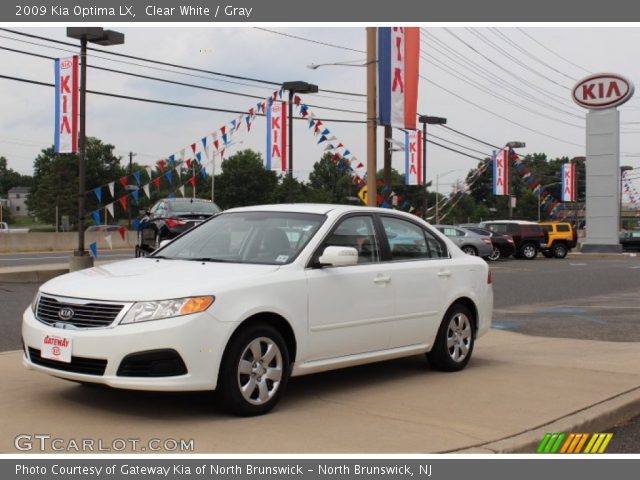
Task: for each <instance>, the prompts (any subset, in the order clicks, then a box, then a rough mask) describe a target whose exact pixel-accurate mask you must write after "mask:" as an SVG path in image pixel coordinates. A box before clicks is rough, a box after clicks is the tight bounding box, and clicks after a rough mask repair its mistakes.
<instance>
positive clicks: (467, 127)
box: [0, 25, 640, 193]
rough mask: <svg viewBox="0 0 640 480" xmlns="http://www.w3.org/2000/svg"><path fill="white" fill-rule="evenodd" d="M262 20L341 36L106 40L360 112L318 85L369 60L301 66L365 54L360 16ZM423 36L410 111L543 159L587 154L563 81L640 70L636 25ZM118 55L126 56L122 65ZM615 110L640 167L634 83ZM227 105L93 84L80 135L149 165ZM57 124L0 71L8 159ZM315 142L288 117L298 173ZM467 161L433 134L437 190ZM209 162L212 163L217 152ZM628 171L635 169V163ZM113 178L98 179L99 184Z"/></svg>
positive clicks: (230, 101)
mask: <svg viewBox="0 0 640 480" xmlns="http://www.w3.org/2000/svg"><path fill="white" fill-rule="evenodd" d="M3 27H7V28H14V29H15V30H19V31H22V32H27V33H31V34H35V35H40V36H44V37H48V38H52V39H57V40H62V41H72V42H73V40H70V39H68V38H66V30H65V28H63V27H59V28H58V27H57V28H25V27H10V26H8V25H3ZM264 28H268V29H270V30H273V31H277V32H281V33H284V34H287V35H293V36H297V37H303V38H306V39H311V40H314V41H316V42H322V43H325V44H332V45H337V46H340V47H342V48H337V47H334V46H329V45H323V44H319V43H312V42H308V41H303V40H299V39H295V38H291V37H286V36H283V35H278V34H275V33H273V32H268V31H264V30H262V29H258V28H250V27H233V28H231V27H189V28H178V27H169V26H162V27H135V28H130V27H126V28H124V27H123V28H114V29H116V30H118V31H121V32H123V33H124V34H125V44H124V45H121V46H114V47H105V49H109V50H111V51H114V52H121V53H126V54H128V55H135V56H140V57H145V58H150V59H154V60H161V61H163V62H168V63H175V64H180V65H186V66H192V67H196V68H200V69H206V70H214V71H218V72H224V73H230V74H233V75H239V76H245V77H252V78H259V79H266V80H271V81H274V82H283V81H291V80H303V81H307V82H310V83H315V84H317V85H319V87H320V90H321V91H320V93H319V94H317V95H309V96H307V97H305V98H304V101H306V102H307V103H309V104H313V105H318V106H325V107H332V108H338V109H347V110H354V111H359V112H364V110H365V108H366V103H365V99H364V97H358V96H345V95H341V94H334V93H328V92H326V90H335V91H348V92H355V93H361V94H363V93H365V89H366V69H365V68H363V67H362V66H344V65H326V66H323V67H321V68H318V69H315V70H312V69H310V68H308V65H310V64H323V63H340V62H354V63H355V64H358V63H360V62H364V61H365V54H364V53H361V52H363V51H364V50H365V43H366V36H365V29H364V28H363V27H357V28H347V27H299V28H283V27H264ZM421 39H422V44H421V47H422V55H423V57H422V59H421V63H420V73H421V75H422V76H424V77H425V78H426V79H421V80H420V84H419V100H418V112H420V113H423V114H427V115H435V116H441V117H446V118H447V125H448V126H450V127H451V128H454V129H456V130H459V131H460V132H464V133H465V134H467V135H470V136H472V137H475V138H477V139H480V140H483V141H484V142H487V143H490V144H493V145H504V144H505V143H506V142H509V141H522V142H525V143H526V148H524V149H521V150H519V152H520V153H525V154H526V153H534V152H544V153H546V154H547V156H548V157H549V158H556V157H561V156H567V157H569V158H572V157H576V156H582V155H584V154H585V150H584V143H585V130H584V116H585V114H586V110H584V109H583V108H581V107H579V106H577V105H576V104H575V103H573V101H572V100H571V97H570V95H571V88H572V87H573V85H574V84H575V83H576V82H577V80H579V79H581V78H583V77H585V76H586V75H588V74H589V73H590V72H615V73H619V74H622V75H624V76H626V77H627V78H629V79H631V80H632V81H633V82H634V83H636V82H637V80H638V79H640V63H638V62H637V61H635V59H636V58H637V57H638V53H639V52H638V45H640V28H630V27H624V28H619V27H576V26H566V27H529V26H525V27H517V28H514V27H504V26H496V27H490V28H487V27H482V28H478V27H472V28H471V27H468V28H467V27H447V28H445V27H430V26H427V27H426V28H423V29H422V32H421ZM25 41H26V42H30V43H25ZM0 47H9V48H14V49H20V50H25V51H29V52H35V53H39V54H42V55H48V56H52V57H65V56H69V55H71V54H73V53H76V51H77V50H76V49H74V48H72V47H68V46H64V45H56V44H54V43H49V42H46V41H43V40H37V39H30V38H26V37H21V36H18V35H15V34H12V33H8V32H6V31H0ZM98 57H99V58H98ZM114 60H118V61H117V62H116V61H114ZM122 60H124V61H126V62H129V63H122ZM89 64H90V65H98V66H103V67H108V68H112V69H119V70H125V71H129V72H136V73H140V74H144V75H149V76H156V77H161V78H165V79H171V80H175V81H180V82H185V83H193V84H198V85H202V86H208V87H212V88H219V89H225V90H232V91H235V92H243V93H249V94H252V95H258V96H262V97H264V98H266V97H267V96H269V95H270V93H271V92H273V90H274V89H275V88H276V87H273V86H269V85H264V84H257V83H253V82H246V81H242V80H232V79H229V78H223V77H216V76H212V75H209V74H206V73H198V72H185V71H182V72H183V73H187V75H183V74H180V73H176V71H177V69H175V68H171V67H162V66H158V65H155V66H154V65H151V64H145V63H143V62H140V61H137V60H126V59H122V58H116V57H111V56H109V55H106V54H95V55H91V56H90V58H89ZM145 65H146V66H145ZM149 66H151V67H153V68H148V67H149ZM159 69H160V70H159ZM0 75H10V76H18V77H22V78H27V79H32V80H38V81H43V82H53V61H51V60H48V59H41V58H35V57H30V56H26V55H22V54H16V53H13V52H9V51H6V50H0ZM230 81H231V82H240V83H242V85H239V84H237V83H229V82H230ZM87 82H88V88H89V89H92V90H99V91H105V92H110V93H117V94H121V95H128V96H133V97H141V98H151V99H159V100H163V101H170V102H177V103H185V104H193V105H200V106H207V107H216V108H223V109H224V108H226V109H232V110H243V111H246V110H247V109H248V108H250V107H252V106H254V105H255V103H256V102H257V100H254V99H251V98H245V97H241V96H233V95H228V94H221V93H216V92H211V91H205V90H198V89H194V88H188V87H184V86H178V85H171V84H166V83H160V82H156V81H152V80H145V79H139V78H134V77H129V76H123V75H119V74H115V73H109V72H104V71H100V70H95V69H89V73H88V76H87ZM312 110H313V111H314V113H315V114H316V115H317V116H318V117H322V118H327V119H332V118H334V119H355V120H363V119H364V118H365V115H364V113H347V112H336V111H330V110H325V109H321V108H312ZM620 112H621V122H622V128H621V130H622V133H621V152H622V157H621V164H623V165H630V166H632V167H636V168H637V167H640V95H638V94H636V97H634V98H632V99H631V100H630V101H629V102H628V103H627V104H625V105H624V106H622V107H620ZM236 117H237V115H234V114H229V113H219V112H208V111H202V110H193V109H185V108H178V107H173V106H166V105H155V104H149V103H141V102H135V101H130V100H121V99H115V98H109V97H103V96H96V95H89V96H88V100H87V135H91V136H95V137H98V138H100V139H102V140H103V141H105V142H108V143H111V144H113V145H115V150H116V153H117V154H118V155H121V156H122V157H123V161H125V157H127V158H128V153H129V152H134V153H136V157H135V161H136V162H138V163H140V164H143V165H152V164H154V163H155V162H156V161H157V160H159V159H161V158H166V157H167V156H169V155H171V154H173V153H176V152H179V151H180V149H182V148H185V147H187V146H188V145H190V144H191V143H193V142H195V141H197V140H199V139H200V138H202V137H203V136H205V135H208V134H210V133H211V132H213V131H215V130H217V129H218V128H219V127H221V126H222V125H224V124H227V123H229V121H231V120H232V119H234V118H236ZM325 125H326V126H327V127H328V128H329V129H330V130H331V132H332V134H334V135H336V136H337V137H338V139H339V140H340V141H341V142H342V143H344V144H345V145H346V146H347V147H348V148H349V150H350V151H351V152H353V154H354V155H355V156H356V157H357V158H358V159H360V160H362V162H363V163H366V150H365V146H366V127H365V125H364V124H348V123H337V122H331V121H330V120H328V121H326V122H325ZM53 128H54V97H53V89H52V88H49V87H44V86H38V85H31V84H24V83H18V82H14V81H9V80H5V79H0V155H2V156H5V157H6V158H7V159H8V161H9V167H10V168H13V169H14V170H17V171H19V172H21V173H25V174H32V170H33V160H34V158H35V157H36V156H37V154H38V153H39V151H40V150H41V149H42V148H46V147H49V146H51V145H52V143H53ZM265 135H266V133H265V120H264V119H262V118H258V119H256V121H255V122H254V124H253V126H252V129H251V132H250V133H249V134H247V132H246V129H243V130H242V131H241V133H239V134H238V135H237V137H236V138H235V140H236V141H237V142H238V143H237V144H236V145H235V148H252V149H255V150H257V151H259V152H261V153H263V154H264V150H265V145H266V141H265ZM402 135H403V134H402V132H400V131H395V133H394V138H395V139H397V140H402V138H403V136H402ZM429 135H430V136H429V138H430V139H432V140H433V141H435V142H438V143H442V144H445V145H448V146H449V147H451V148H454V149H458V150H461V151H463V152H465V153H467V154H469V155H471V156H473V157H482V158H484V157H486V156H488V155H490V154H491V150H492V148H491V147H489V146H487V145H485V144H482V143H478V142H476V141H474V140H471V139H469V138H465V137H462V136H460V135H458V134H456V133H454V132H452V131H449V130H446V129H444V128H442V127H438V126H434V127H431V128H430V130H429ZM382 137H383V135H382V129H381V128H380V129H379V130H378V151H379V154H378V162H379V165H380V167H379V168H381V165H382V148H383V143H382V142H383V141H382ZM436 137H440V138H436ZM452 142H454V143H457V144H458V145H455V144H454V143H452ZM461 146H463V147H469V149H467V148H463V147H461ZM233 148H234V147H232V148H231V149H230V150H231V151H232V149H233ZM470 149H471V150H470ZM231 151H230V152H229V153H231ZM322 153H323V146H322V145H317V144H316V139H314V137H313V135H312V134H311V132H310V131H309V130H308V129H307V127H306V125H305V122H296V123H295V128H294V167H293V168H294V174H295V176H296V177H298V178H300V179H306V178H307V176H308V174H309V172H310V171H311V169H312V167H313V163H314V162H315V161H317V160H318V159H319V158H320V156H321V155H322ZM476 164H477V161H476V160H474V159H472V158H469V157H466V156H464V155H460V154H459V153H455V152H451V151H448V150H445V149H442V148H440V147H438V146H435V145H429V146H428V149H427V180H433V181H434V183H435V179H436V176H438V180H439V186H440V191H441V192H442V193H445V192H446V191H447V189H449V188H451V184H452V183H453V182H454V181H455V180H456V179H457V178H464V177H465V175H466V173H467V172H468V171H469V169H471V168H473V167H475V165H476ZM393 165H394V168H396V169H397V170H399V171H400V172H404V153H403V152H397V153H395V154H394V161H393ZM216 169H217V171H219V169H220V165H219V163H218V164H217V165H216ZM208 170H210V169H208ZM638 172H639V173H638V174H637V176H638V177H640V170H638ZM110 180H112V179H105V182H107V181H110ZM550 181H552V180H550ZM636 182H637V181H636ZM637 185H638V184H637ZM89 187H91V186H89Z"/></svg>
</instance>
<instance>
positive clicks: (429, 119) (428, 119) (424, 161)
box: [418, 115, 447, 220]
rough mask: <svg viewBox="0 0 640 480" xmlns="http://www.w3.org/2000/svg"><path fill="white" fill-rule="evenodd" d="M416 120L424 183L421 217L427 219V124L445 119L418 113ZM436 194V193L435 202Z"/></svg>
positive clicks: (443, 121) (442, 121) (436, 123)
mask: <svg viewBox="0 0 640 480" xmlns="http://www.w3.org/2000/svg"><path fill="white" fill-rule="evenodd" d="M418 122H420V123H422V183H423V184H424V205H423V210H424V212H423V218H424V219H425V220H426V219H427V199H428V195H427V124H429V125H445V124H446V123H447V119H446V118H444V117H434V116H431V115H420V116H419V117H418ZM437 200H438V195H437V194H436V202H437Z"/></svg>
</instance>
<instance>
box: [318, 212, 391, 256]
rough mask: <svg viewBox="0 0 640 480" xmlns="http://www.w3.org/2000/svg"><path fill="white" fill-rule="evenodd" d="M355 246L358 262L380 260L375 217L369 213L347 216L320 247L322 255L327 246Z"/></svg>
mask: <svg viewBox="0 0 640 480" xmlns="http://www.w3.org/2000/svg"><path fill="white" fill-rule="evenodd" d="M329 246H334V247H353V248H355V249H356V250H358V263H359V264H361V263H373V262H379V261H380V246H379V242H378V238H377V236H376V231H375V228H374V226H373V219H372V218H371V217H370V216H369V215H362V216H354V217H347V218H345V219H344V220H341V221H340V223H338V226H337V227H336V228H335V229H334V230H333V233H331V235H329V236H328V237H327V238H326V239H325V241H324V242H323V243H322V246H321V247H320V249H319V252H320V255H322V252H323V251H324V249H325V248H326V247H329Z"/></svg>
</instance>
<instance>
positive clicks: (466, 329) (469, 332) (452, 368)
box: [427, 304, 474, 372]
mask: <svg viewBox="0 0 640 480" xmlns="http://www.w3.org/2000/svg"><path fill="white" fill-rule="evenodd" d="M472 318H473V317H472V315H471V312H470V311H469V309H468V308H467V307H465V306H464V305H460V304H456V305H453V306H452V307H451V308H450V309H449V310H448V311H447V313H446V314H445V316H444V319H443V321H442V324H441V325H440V329H439V330H438V336H437V337H436V342H435V344H434V345H433V348H432V349H431V351H430V352H428V353H427V359H428V360H429V363H430V364H431V365H432V366H433V367H434V368H435V369H436V370H442V371H445V372H457V371H459V370H462V369H463V368H464V367H466V366H467V363H469V359H470V358H471V353H472V352H473V345H474V334H473V323H472Z"/></svg>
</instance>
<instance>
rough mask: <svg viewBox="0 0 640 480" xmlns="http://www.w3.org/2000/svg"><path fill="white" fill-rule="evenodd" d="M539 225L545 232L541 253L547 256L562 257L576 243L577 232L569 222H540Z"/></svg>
mask: <svg viewBox="0 0 640 480" xmlns="http://www.w3.org/2000/svg"><path fill="white" fill-rule="evenodd" d="M540 226H541V227H542V229H543V230H544V231H545V232H546V234H547V241H546V243H543V244H542V245H541V246H542V254H543V255H544V256H545V257H547V258H551V257H555V258H564V257H566V256H567V254H568V253H569V252H570V251H571V249H572V248H575V246H576V245H577V243H578V234H577V233H576V231H575V230H574V229H573V226H572V225H571V224H570V223H569V222H541V223H540Z"/></svg>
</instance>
